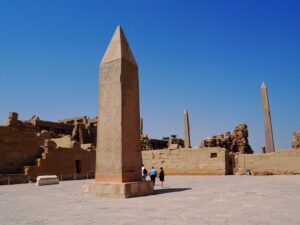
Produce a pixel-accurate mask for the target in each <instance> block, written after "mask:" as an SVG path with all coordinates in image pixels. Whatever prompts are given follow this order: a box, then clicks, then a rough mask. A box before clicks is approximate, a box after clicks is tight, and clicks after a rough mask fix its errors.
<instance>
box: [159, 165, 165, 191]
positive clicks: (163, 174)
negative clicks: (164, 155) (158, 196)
mask: <svg viewBox="0 0 300 225" xmlns="http://www.w3.org/2000/svg"><path fill="white" fill-rule="evenodd" d="M158 177H159V180H160V182H161V185H160V186H161V187H163V186H164V181H165V171H164V168H162V167H160V172H159V175H158Z"/></svg>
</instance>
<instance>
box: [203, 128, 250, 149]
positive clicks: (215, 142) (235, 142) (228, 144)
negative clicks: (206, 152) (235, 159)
mask: <svg viewBox="0 0 300 225" xmlns="http://www.w3.org/2000/svg"><path fill="white" fill-rule="evenodd" d="M200 147H201V148H212V147H220V148H226V149H227V150H228V151H229V152H233V153H237V152H239V153H242V154H244V153H245V154H252V153H253V150H252V149H251V146H250V145H249V141H248V126H247V125H246V124H240V125H238V126H236V127H235V129H234V131H233V133H232V134H231V133H230V132H229V131H227V132H226V133H225V135H223V134H218V135H214V136H212V137H208V138H205V139H204V140H203V141H202V142H201V145H200Z"/></svg>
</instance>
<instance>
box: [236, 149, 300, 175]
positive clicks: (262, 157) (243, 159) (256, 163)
mask: <svg viewBox="0 0 300 225" xmlns="http://www.w3.org/2000/svg"><path fill="white" fill-rule="evenodd" d="M299 162H300V150H299V149H298V150H286V151H278V152H272V153H266V154H254V155H247V154H246V155H245V154H238V155H236V156H235V159H234V174H237V175H238V174H244V173H245V171H247V170H250V172H251V174H252V175H287V174H300V163H299Z"/></svg>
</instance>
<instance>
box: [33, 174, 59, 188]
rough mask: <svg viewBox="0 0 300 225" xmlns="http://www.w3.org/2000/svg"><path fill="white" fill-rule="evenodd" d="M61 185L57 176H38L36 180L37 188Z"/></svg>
mask: <svg viewBox="0 0 300 225" xmlns="http://www.w3.org/2000/svg"><path fill="white" fill-rule="evenodd" d="M52 184H59V179H58V177H57V176H56V175H47V176H38V177H37V178H36V186H43V185H52Z"/></svg>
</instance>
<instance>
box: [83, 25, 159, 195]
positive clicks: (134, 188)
mask: <svg viewBox="0 0 300 225" xmlns="http://www.w3.org/2000/svg"><path fill="white" fill-rule="evenodd" d="M99 87H100V90H99V110H98V112H99V115H98V124H99V125H98V128H97V143H98V145H97V153H96V177H95V183H92V184H88V185H85V186H84V193H87V194H93V195H96V196H107V197H125V198H127V197H135V196H141V195H147V194H152V193H153V184H152V183H151V182H147V181H142V175H141V167H142V155H141V145H140V106H139V80H138V66H137V63H136V61H135V58H134V56H133V54H132V52H131V50H130V47H129V45H128V43H127V40H126V37H125V35H124V33H123V30H122V28H121V27H120V26H118V27H117V28H116V30H115V33H114V35H113V37H112V39H111V41H110V44H109V46H108V48H107V50H106V52H105V55H104V57H103V59H102V61H101V64H100V85H99Z"/></svg>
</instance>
